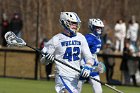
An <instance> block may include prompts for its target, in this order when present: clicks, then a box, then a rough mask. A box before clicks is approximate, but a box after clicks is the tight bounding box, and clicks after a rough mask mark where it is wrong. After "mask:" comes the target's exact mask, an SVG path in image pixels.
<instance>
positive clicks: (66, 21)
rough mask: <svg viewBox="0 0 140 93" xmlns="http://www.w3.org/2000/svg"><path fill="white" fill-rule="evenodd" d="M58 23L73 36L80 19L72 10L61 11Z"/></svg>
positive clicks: (78, 26) (77, 28)
mask: <svg viewBox="0 0 140 93" xmlns="http://www.w3.org/2000/svg"><path fill="white" fill-rule="evenodd" d="M60 23H61V25H62V26H63V28H64V29H65V30H66V31H67V32H68V33H69V34H70V35H71V36H75V35H76V32H77V31H78V30H79V28H80V24H81V21H80V18H79V17H78V15H77V14H76V13H74V12H61V15H60Z"/></svg>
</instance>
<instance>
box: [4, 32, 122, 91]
mask: <svg viewBox="0 0 140 93" xmlns="http://www.w3.org/2000/svg"><path fill="white" fill-rule="evenodd" d="M5 40H6V41H7V43H8V45H10V46H11V45H12V46H18V47H22V46H27V47H29V48H31V49H33V50H35V51H37V52H39V53H40V54H42V55H47V53H44V52H42V51H40V50H38V49H36V48H33V47H31V46H29V45H27V44H26V42H25V41H24V40H23V39H21V38H19V37H17V36H16V35H15V34H14V33H13V32H11V31H9V32H7V33H6V34H5ZM54 60H55V61H57V62H59V63H61V64H63V65H65V66H68V67H69V68H71V69H73V70H75V71H77V72H79V73H81V71H80V70H79V69H76V68H74V67H72V66H71V65H69V64H67V63H65V62H62V61H60V60H58V59H56V58H55V59H54ZM90 78H92V79H93V80H95V81H97V82H99V83H101V84H102V85H105V86H106V87H108V88H110V89H112V90H114V91H116V92H118V93H123V92H122V91H120V90H118V89H116V88H114V87H112V86H110V85H108V84H106V83H104V82H101V81H99V80H97V79H95V78H93V77H90Z"/></svg>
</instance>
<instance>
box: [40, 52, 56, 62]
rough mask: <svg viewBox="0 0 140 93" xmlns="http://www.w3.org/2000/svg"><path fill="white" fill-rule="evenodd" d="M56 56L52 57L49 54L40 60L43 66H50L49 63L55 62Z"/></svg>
mask: <svg viewBox="0 0 140 93" xmlns="http://www.w3.org/2000/svg"><path fill="white" fill-rule="evenodd" d="M54 59H55V58H54V55H51V54H47V55H43V57H42V58H41V59H40V62H41V63H42V64H46V65H48V64H49V63H52V62H54Z"/></svg>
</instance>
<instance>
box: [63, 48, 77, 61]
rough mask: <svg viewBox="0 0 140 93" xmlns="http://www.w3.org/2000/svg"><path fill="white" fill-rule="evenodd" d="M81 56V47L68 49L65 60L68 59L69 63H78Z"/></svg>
mask: <svg viewBox="0 0 140 93" xmlns="http://www.w3.org/2000/svg"><path fill="white" fill-rule="evenodd" d="M79 54H80V48H79V47H67V48H66V51H65V54H64V56H63V59H68V61H76V60H79V59H80V58H79Z"/></svg>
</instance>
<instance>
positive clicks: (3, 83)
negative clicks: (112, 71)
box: [0, 78, 140, 93]
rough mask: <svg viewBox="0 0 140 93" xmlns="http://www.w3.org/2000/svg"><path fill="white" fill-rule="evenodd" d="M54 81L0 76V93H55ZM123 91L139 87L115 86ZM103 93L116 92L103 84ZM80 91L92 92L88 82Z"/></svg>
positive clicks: (139, 91)
mask: <svg viewBox="0 0 140 93" xmlns="http://www.w3.org/2000/svg"><path fill="white" fill-rule="evenodd" d="M54 86H55V83H54V81H46V80H25V79H12V78H0V93H56V92H55V88H54ZM116 88H117V89H119V90H122V91H123V92H124V93H140V88H139V87H124V86H116ZM103 91H104V92H103V93H116V92H114V91H112V90H111V89H109V88H107V87H105V86H103ZM82 93H93V92H92V89H91V86H90V85H89V84H84V86H83V91H82Z"/></svg>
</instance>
